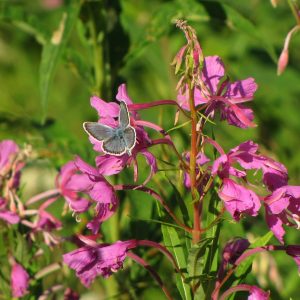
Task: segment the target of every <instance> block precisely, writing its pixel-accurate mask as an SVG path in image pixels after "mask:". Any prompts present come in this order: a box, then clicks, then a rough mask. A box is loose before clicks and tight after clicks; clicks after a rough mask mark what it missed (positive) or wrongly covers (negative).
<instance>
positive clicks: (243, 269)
mask: <svg viewBox="0 0 300 300" xmlns="http://www.w3.org/2000/svg"><path fill="white" fill-rule="evenodd" d="M272 237H273V233H272V232H271V231H269V232H268V233H266V234H265V235H264V236H262V237H261V238H259V239H258V240H256V241H255V242H254V243H252V244H251V246H250V248H256V247H261V246H265V245H266V244H267V243H268V242H269V240H270V239H271V238H272ZM254 258H255V255H251V256H249V257H248V258H246V259H245V260H244V261H243V262H242V263H240V264H239V266H238V267H237V269H236V270H235V275H236V276H237V277H241V276H243V275H244V274H245V273H247V272H248V270H249V268H250V267H251V265H252V263H253V260H254Z"/></svg>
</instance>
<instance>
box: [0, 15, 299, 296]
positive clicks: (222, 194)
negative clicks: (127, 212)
mask: <svg viewBox="0 0 300 300" xmlns="http://www.w3.org/2000/svg"><path fill="white" fill-rule="evenodd" d="M177 26H178V27H179V28H180V29H181V30H182V31H183V33H184V35H185V37H186V41H187V42H186V44H185V45H184V46H183V47H182V48H181V49H180V50H179V52H178V53H177V55H176V56H175V59H174V61H173V65H174V66H175V73H176V74H179V76H180V78H179V82H178V86H177V90H178V97H177V101H175V100H159V101H154V102H149V103H140V104H139V103H134V102H133V101H132V100H131V98H130V97H129V95H128V93H127V90H126V85H125V84H122V85H121V86H120V87H119V90H118V93H117V95H116V100H117V101H116V102H105V101H104V100H102V99H100V98H98V97H96V96H93V97H92V98H91V106H92V107H93V108H94V109H95V110H96V111H97V113H98V116H99V120H98V122H99V124H102V125H106V126H109V127H110V128H116V127H118V126H119V122H120V117H119V112H120V103H121V102H125V104H126V108H128V111H129V118H130V126H131V127H132V128H134V130H135V133H136V136H135V146H134V147H133V149H131V153H129V154H128V153H126V152H125V154H122V155H112V154H107V153H103V150H102V147H103V145H102V144H103V141H101V139H97V138H95V137H93V136H90V137H89V139H90V142H91V143H92V145H93V149H94V150H95V153H97V156H96V160H95V165H94V166H91V165H89V164H88V163H86V162H85V161H83V160H82V159H81V158H80V157H79V156H77V157H75V159H74V160H72V161H69V162H67V163H66V164H65V165H63V166H62V167H61V170H60V173H59V174H58V176H57V180H56V188H55V189H53V190H49V191H46V192H43V193H41V194H38V195H35V196H33V197H32V198H30V199H27V200H26V201H25V202H22V201H21V200H20V199H19V196H18V195H19V193H18V190H19V187H20V176H21V170H22V168H23V167H24V165H25V164H26V161H27V157H28V156H29V155H30V149H28V148H26V149H23V150H21V149H20V148H19V147H18V146H17V145H16V143H15V142H13V141H11V140H5V141H2V142H1V143H0V187H1V197H0V218H1V219H2V220H3V221H4V222H5V223H6V224H7V226H12V227H13V228H15V229H16V228H17V227H16V226H18V228H19V230H16V233H15V236H16V237H17V239H18V243H21V242H22V243H23V246H24V247H33V248H35V250H36V251H35V254H34V255H33V256H32V257H27V258H26V259H24V257H22V255H21V254H20V251H21V250H20V249H19V248H20V247H21V246H20V247H17V248H16V250H15V251H11V252H9V253H8V257H9V263H10V274H11V276H10V278H8V277H6V276H5V273H4V270H1V271H0V272H1V277H2V278H3V279H4V281H5V282H10V286H11V291H10V293H11V295H12V296H13V297H23V296H25V295H30V294H31V295H36V296H37V295H43V296H44V297H47V296H48V295H51V294H52V293H56V292H58V291H60V290H63V291H64V297H65V299H79V295H78V294H77V292H75V291H72V290H71V289H70V288H69V287H68V286H66V285H65V284H63V283H61V282H60V283H58V284H55V285H53V287H51V288H50V289H47V290H46V291H43V290H41V284H40V283H39V282H40V280H41V278H43V277H45V276H46V275H47V274H50V273H52V272H54V271H57V270H60V269H61V267H62V265H63V264H65V268H66V266H68V267H69V268H71V269H73V270H74V272H75V274H76V276H77V277H78V279H79V281H80V282H81V283H82V285H83V286H85V287H86V288H87V289H88V288H89V287H90V286H91V284H92V283H93V282H94V281H95V280H97V277H104V278H107V277H109V276H111V275H112V274H113V273H115V272H117V271H120V269H122V268H123V264H124V261H125V260H126V259H130V260H132V261H134V262H136V263H137V264H139V265H140V266H141V267H143V268H145V269H146V270H147V271H149V272H150V274H151V275H152V276H153V278H154V280H155V281H156V282H157V284H158V285H159V286H160V287H161V289H162V290H163V292H164V294H165V296H166V298H167V299H179V298H181V299H214V300H217V299H227V298H228V297H230V296H231V295H232V294H234V293H239V292H240V291H243V292H248V294H249V297H248V299H252V300H254V299H269V297H270V293H269V292H268V291H264V290H262V289H261V288H259V287H257V286H254V285H249V284H247V283H244V281H245V277H246V274H247V272H249V269H250V267H251V264H252V262H253V256H254V255H255V254H256V253H259V252H268V253H273V252H275V251H283V252H285V253H286V254H287V256H288V257H291V258H292V259H294V260H295V262H296V264H297V265H298V267H299V268H300V245H288V244H286V243H285V229H286V227H294V228H296V229H299V226H300V218H299V213H300V186H290V185H288V173H287V169H286V168H285V166H284V165H283V164H281V163H279V162H277V161H275V160H273V159H271V158H269V157H267V156H265V155H262V154H260V152H259V145H258V144H256V143H255V142H253V141H245V142H243V143H241V144H240V145H236V146H235V147H234V148H232V149H231V150H229V151H225V150H223V148H222V146H221V145H220V144H219V143H218V142H217V141H216V140H215V138H214V135H213V134H212V133H210V134H208V132H211V130H206V128H207V126H208V125H209V126H212V124H213V126H214V130H217V129H216V127H215V123H214V120H215V119H216V118H220V119H221V120H222V121H224V122H227V123H228V124H230V125H232V126H235V127H238V128H240V129H241V130H246V129H247V128H249V127H253V126H256V125H255V123H254V121H253V120H254V115H253V111H252V110H251V108H249V107H248V106H247V103H248V102H250V101H252V100H253V98H254V94H255V91H256V89H257V84H256V83H255V80H254V79H253V78H247V79H244V80H238V81H235V82H231V81H230V79H229V77H228V75H227V73H226V71H225V68H224V64H223V62H222V60H221V58H220V57H218V56H205V55H204V53H203V51H202V48H201V46H200V43H199V42H198V40H197V37H196V33H195V31H194V29H193V28H192V27H190V26H189V25H187V23H186V22H185V21H177ZM122 105H124V104H122ZM162 105H173V106H175V107H177V113H176V116H175V120H176V122H178V120H179V115H182V117H183V118H186V119H187V121H186V122H185V123H183V124H178V125H177V126H176V127H175V129H177V128H179V127H182V126H185V127H187V126H190V134H189V138H190V143H189V145H186V151H185V152H183V153H179V152H178V150H177V148H176V145H175V143H174V142H173V140H172V137H171V135H170V134H169V133H168V132H167V131H165V130H164V129H163V128H161V127H160V126H158V125H157V124H154V123H151V122H149V121H146V120H142V119H141V117H140V115H139V111H141V110H146V109H148V108H153V107H157V106H162ZM127 126H129V125H127ZM152 131H156V132H158V134H159V135H160V137H159V138H157V139H153V138H151V135H152ZM173 132H174V131H173ZM172 134H173V133H172ZM161 145H164V147H163V148H164V149H168V151H173V152H174V154H175V156H176V157H177V158H178V161H177V168H176V169H175V170H174V172H178V173H179V174H182V176H181V178H182V182H180V183H179V184H180V185H183V186H184V189H185V190H186V191H187V194H188V195H189V197H187V198H186V199H185V200H184V201H183V200H182V199H180V200H178V201H179V202H180V205H179V207H180V211H173V209H172V208H171V207H172V205H170V202H171V201H174V199H164V196H163V193H162V191H161V188H160V187H159V183H158V182H157V181H155V180H154V177H153V176H154V175H155V173H157V172H158V166H157V157H155V156H154V155H153V153H152V152H151V149H152V148H154V147H161ZM139 156H142V157H144V159H145V161H146V163H147V165H148V166H149V170H150V171H149V176H148V177H147V178H146V180H145V181H144V182H143V183H142V184H136V182H137V179H138V176H139V174H138V160H137V158H138V157H139ZM125 167H132V168H133V173H134V178H133V181H131V180H130V179H128V182H124V183H122V184H112V183H111V182H114V181H113V180H111V178H112V176H114V175H117V174H119V173H121V172H122V171H123V170H124V168H125ZM249 174H251V176H250V175H249ZM253 174H254V175H253ZM253 177H254V178H255V180H253ZM150 181H152V182H153V185H154V186H155V185H157V189H155V188H150V187H148V186H149V182H150ZM169 184H170V185H173V183H172V182H171V181H170V182H169ZM136 190H137V191H140V192H143V193H147V194H148V195H150V196H151V197H153V199H154V200H155V201H157V203H158V214H159V217H160V221H157V220H156V221H157V222H159V223H160V224H161V229H162V237H163V243H157V242H155V241H151V240H148V239H147V237H145V239H143V240H137V239H129V240H122V241H121V240H119V241H115V242H114V243H112V244H107V243H105V236H103V234H102V232H101V224H102V223H103V222H105V221H106V220H108V219H109V218H110V217H111V216H112V215H114V214H115V212H116V211H117V210H118V208H119V198H118V193H119V191H127V192H126V193H128V194H129V192H130V191H136ZM178 194H179V196H178V197H179V198H180V193H179V192H178ZM129 195H130V194H129ZM61 198H63V199H64V200H65V204H66V207H67V208H69V210H70V211H71V212H72V215H73V216H74V219H76V221H77V222H79V223H81V222H83V221H82V220H81V216H82V214H83V213H85V212H87V211H93V218H91V219H90V220H89V221H88V222H87V224H85V223H84V226H85V225H86V227H87V229H85V231H84V232H85V233H87V232H89V233H88V234H77V235H74V236H72V237H70V238H66V237H62V236H60V235H58V232H59V230H61V228H62V221H61V220H59V219H57V218H56V217H54V216H53V215H52V214H51V213H50V212H49V210H48V208H49V206H51V205H52V204H53V203H54V202H56V201H60V200H59V199H61ZM33 205H35V206H33ZM33 207H35V208H33ZM261 211H263V212H264V215H265V220H266V223H267V225H268V227H269V229H270V232H267V233H266V235H265V236H264V237H262V238H260V239H258V240H257V241H256V242H254V243H252V244H251V243H250V242H249V241H248V240H247V239H246V238H237V237H232V239H231V240H229V241H228V242H227V244H226V245H225V246H224V247H223V249H221V250H220V248H221V244H220V235H221V232H222V231H221V229H222V228H221V225H222V223H223V222H232V221H233V220H234V221H235V222H243V220H244V219H245V218H252V219H253V218H255V217H257V216H258V215H259V212H261ZM225 212H228V213H229V215H230V218H228V217H227V218H225V215H226V214H225ZM254 220H255V219H254ZM74 222H75V220H74ZM16 224H17V225H16ZM273 235H274V236H275V237H276V239H277V240H278V243H277V244H276V245H270V244H268V242H269V240H270V238H271V237H272V236H273ZM24 236H25V238H24ZM41 238H42V239H43V240H44V244H46V245H47V249H46V248H45V247H41V246H39V245H40V244H38V242H39V243H40V240H41ZM66 240H68V241H69V242H73V243H74V247H75V249H74V250H73V251H71V252H66V253H64V254H63V256H62V257H60V259H59V260H58V261H56V262H53V263H51V264H48V266H46V267H45V268H44V269H42V270H40V269H39V270H37V269H34V267H33V266H32V265H34V261H35V260H37V259H39V257H41V256H43V255H44V254H45V252H46V251H49V249H50V251H54V250H55V249H56V247H59V246H61V245H63V244H64V243H65V242H66ZM8 241H9V242H8V243H13V242H12V236H10V237H8ZM23 246H22V247H23ZM22 247H21V248H22ZM139 247H151V248H154V249H155V250H156V251H159V252H160V253H162V255H164V256H165V257H166V259H167V260H168V261H169V262H170V264H171V265H172V269H173V270H174V274H173V275H174V276H171V275H170V278H174V287H173V288H172V289H171V288H170V287H172V283H171V282H168V285H166V284H165V283H164V282H163V280H162V279H161V277H160V275H159V272H158V271H157V270H156V269H155V268H154V267H152V266H151V265H150V264H149V263H148V262H147V261H146V259H145V258H144V257H141V256H140V255H138V254H136V252H137V251H135V250H137V248H139ZM12 249H14V247H13V246H12ZM73 270H70V271H71V272H73ZM70 271H69V273H70ZM295 272H296V267H295ZM1 280H2V279H1ZM4 281H3V282H4ZM2 285H3V283H2ZM3 286H5V285H3ZM175 286H176V287H177V289H178V291H177V292H176V290H175ZM43 299H44V298H43Z"/></svg>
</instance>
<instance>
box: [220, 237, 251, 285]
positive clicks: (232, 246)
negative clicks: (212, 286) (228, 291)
mask: <svg viewBox="0 0 300 300" xmlns="http://www.w3.org/2000/svg"><path fill="white" fill-rule="evenodd" d="M249 246H250V243H249V241H248V240H247V239H242V238H236V239H233V240H231V241H229V242H228V243H227V244H226V245H225V247H224V249H223V253H222V261H221V264H220V267H219V270H218V282H220V281H221V280H222V279H223V278H224V274H225V270H226V267H227V266H228V264H232V265H233V264H234V263H235V261H236V260H237V259H238V258H239V257H240V256H241V255H242V254H243V253H244V252H245V251H246V250H247V249H248V247H249ZM218 282H217V283H216V286H218Z"/></svg>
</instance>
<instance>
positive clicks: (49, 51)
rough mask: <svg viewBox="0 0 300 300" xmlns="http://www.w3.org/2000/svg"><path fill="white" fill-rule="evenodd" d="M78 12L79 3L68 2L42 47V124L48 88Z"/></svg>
mask: <svg viewBox="0 0 300 300" xmlns="http://www.w3.org/2000/svg"><path fill="white" fill-rule="evenodd" d="M79 11H80V2H79V1H77V0H76V1H70V2H69V5H68V6H67V9H66V11H65V12H64V13H63V15H62V18H61V21H60V24H59V26H58V28H57V30H56V31H54V32H53V34H52V37H51V39H50V40H49V41H47V43H46V44H45V45H44V47H43V51H42V59H41V64H40V93H41V103H42V122H44V121H45V117H46V109H47V104H48V94H49V86H50V84H51V81H52V79H53V76H54V72H55V67H56V66H57V64H58V62H59V59H60V58H61V55H62V52H63V50H64V48H65V46H66V44H67V41H68V39H69V37H70V35H71V32H72V29H73V27H74V25H75V24H76V20H77V16H78V13H79Z"/></svg>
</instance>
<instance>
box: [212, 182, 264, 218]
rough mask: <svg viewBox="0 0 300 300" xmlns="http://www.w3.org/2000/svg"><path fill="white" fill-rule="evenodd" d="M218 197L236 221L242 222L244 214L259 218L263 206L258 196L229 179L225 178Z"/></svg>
mask: <svg viewBox="0 0 300 300" xmlns="http://www.w3.org/2000/svg"><path fill="white" fill-rule="evenodd" d="M218 195H219V197H220V198H221V199H222V200H223V202H224V205H225V208H226V209H227V211H228V212H229V213H230V214H231V215H232V217H233V218H234V219H235V220H236V221H239V220H240V218H241V215H242V214H248V215H250V216H257V214H258V211H259V209H260V206H261V204H260V200H259V198H258V196H257V195H256V194H255V193H254V192H253V191H251V190H249V189H247V188H245V187H244V186H242V185H239V184H237V183H236V182H234V181H233V180H232V179H229V178H224V180H223V182H222V187H221V189H220V191H219V192H218Z"/></svg>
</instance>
